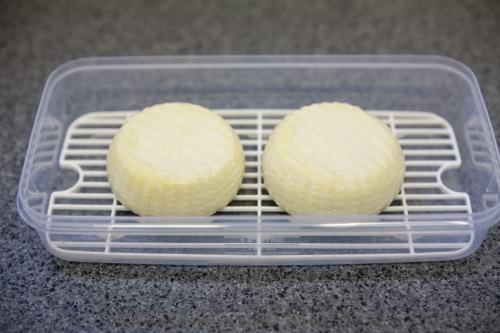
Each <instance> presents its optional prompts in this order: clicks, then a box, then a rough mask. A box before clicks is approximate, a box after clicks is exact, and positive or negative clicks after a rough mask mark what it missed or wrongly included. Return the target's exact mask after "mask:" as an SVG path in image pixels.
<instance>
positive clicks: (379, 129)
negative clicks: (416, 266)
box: [262, 102, 405, 215]
mask: <svg viewBox="0 0 500 333" xmlns="http://www.w3.org/2000/svg"><path fill="white" fill-rule="evenodd" d="M262 168H263V176H264V183H265V186H266V188H267V189H268V191H269V193H270V195H271V196H272V198H273V199H274V200H275V201H276V203H277V204H278V205H279V206H280V207H281V208H283V209H284V210H286V211H287V212H288V213H290V214H293V215H302V214H349V215H357V214H377V213H379V212H381V211H382V210H383V209H385V208H386V207H387V206H388V205H389V204H390V203H391V201H392V200H393V199H394V197H395V196H396V195H397V193H398V192H399V190H400V188H401V185H402V182H403V177H404V172H405V160H404V155H403V152H402V150H401V147H400V146H399V143H398V142H397V140H396V138H395V136H394V135H393V134H392V132H391V131H390V130H389V128H388V127H387V126H386V125H385V124H384V123H383V122H382V121H380V120H379V119H377V118H375V117H373V116H371V115H370V114H368V113H367V112H365V111H363V110H362V109H360V108H359V107H356V106H352V105H350V104H345V103H337V102H333V103H318V104H313V105H310V106H306V107H303V108H301V109H300V110H297V111H295V112H293V113H292V114H290V115H288V116H286V117H285V118H284V119H283V121H281V122H280V123H279V124H278V126H277V127H276V128H275V129H274V131H273V132H272V134H271V136H270V138H269V140H268V143H267V145H266V149H265V151H264V155H263V164H262Z"/></svg>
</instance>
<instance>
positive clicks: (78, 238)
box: [46, 109, 474, 264]
mask: <svg viewBox="0 0 500 333" xmlns="http://www.w3.org/2000/svg"><path fill="white" fill-rule="evenodd" d="M136 112H137V111H98V112H92V113H88V114H85V115H83V116H81V117H80V118H78V119H76V120H75V121H74V122H73V123H72V124H71V125H70V127H69V129H68V131H67V133H66V138H65V141H64V144H63V149H62V151H61V155H60V161H59V163H60V166H61V167H62V168H64V169H73V170H75V171H77V172H78V173H79V178H78V181H77V183H76V184H75V185H74V186H72V187H71V188H69V189H66V190H62V191H57V192H53V193H52V196H51V198H50V204H49V207H48V213H49V215H50V216H72V217H75V216H100V217H102V216H111V217H113V216H131V215H132V216H133V215H134V214H133V213H131V212H130V211H129V210H128V209H127V208H126V207H125V206H123V205H122V204H121V203H120V202H118V201H117V200H116V198H115V197H114V195H113V193H112V192H111V190H110V187H109V184H108V181H107V176H106V156H107V151H108V147H109V144H110V143H111V140H112V138H113V136H114V135H115V133H116V132H117V131H118V129H119V128H120V127H121V125H123V123H125V121H126V120H127V119H128V118H129V117H131V116H132V115H134V114H135V113H136ZM215 112H217V113H219V114H220V115H221V116H222V117H224V118H225V119H226V120H227V121H228V122H229V124H231V126H233V128H234V129H235V131H236V132H237V134H238V135H239V137H240V140H241V143H242V145H243V148H244V152H245V160H246V169H245V176H244V180H243V184H242V186H241V188H240V191H239V192H238V195H237V196H236V197H235V198H234V200H233V201H232V202H231V203H230V204H229V205H228V206H227V207H225V208H224V209H222V210H221V211H219V212H218V213H216V215H225V216H228V215H229V216H231V215H249V216H255V217H257V218H256V219H255V220H256V221H257V222H256V223H257V225H256V231H257V232H256V233H255V234H253V235H242V236H234V237H232V238H230V237H228V236H227V235H223V234H221V235H217V234H216V233H215V234H214V233H212V234H210V235H205V236H203V235H200V234H198V235H196V236H195V235H194V234H193V235H190V234H186V235H168V234H163V233H162V235H154V234H151V235H148V234H145V233H141V235H133V234H130V235H123V234H122V233H121V234H120V237H115V236H114V235H113V225H112V224H113V219H110V226H109V230H108V232H106V233H105V234H99V235H75V234H62V233H57V234H56V233H50V231H49V232H48V233H47V235H46V241H47V244H48V245H49V246H50V247H51V248H52V250H53V251H55V252H57V253H58V254H59V255H61V256H65V257H66V258H69V259H73V260H101V261H120V260H121V261H130V262H134V261H137V260H144V259H151V260H155V261H156V262H170V261H169V260H170V259H176V260H180V261H182V260H187V261H189V260H192V259H193V258H202V259H203V260H208V261H210V260H211V259H214V260H213V261H214V262H215V263H217V262H218V263H224V262H227V263H241V264H245V263H265V262H266V258H267V259H269V258H273V257H274V258H276V257H280V258H284V257H287V258H288V259H290V261H289V262H290V263H294V260H296V261H298V262H301V263H304V261H301V260H303V259H304V258H310V259H311V260H312V261H314V259H315V258H327V259H329V260H331V261H332V262H336V261H338V262H342V261H343V260H349V261H363V260H366V259H367V258H371V259H370V261H374V258H375V259H380V260H382V261H383V260H384V259H387V258H392V259H400V260H408V261H410V260H417V257H420V258H432V257H440V258H441V257H442V258H443V259H444V258H446V257H451V256H454V255H456V254H457V253H459V252H461V251H465V250H466V249H467V248H468V247H469V246H470V245H471V244H472V242H473V238H474V234H473V230H472V229H467V230H464V229H463V228H459V229H457V230H454V229H450V230H448V231H447V230H441V231H440V232H436V231H435V230H433V229H432V228H430V229H425V228H420V229H419V230H414V228H412V224H411V223H407V219H408V217H410V216H416V215H419V214H442V216H444V215H446V214H456V213H471V205H470V200H469V197H468V195H467V194H466V193H460V192H455V191H452V190H450V189H448V188H447V187H446V186H445V185H444V184H443V183H442V181H441V174H442V172H443V171H445V170H447V169H451V168H456V167H459V166H460V164H461V159H460V154H459V150H458V147H457V142H456V139H455V135H454V133H453V129H452V127H451V126H450V124H449V123H448V122H447V121H446V120H444V119H443V118H441V117H439V116H437V115H435V114H433V113H429V112H420V111H369V112H370V113H371V114H373V115H374V116H376V117H377V118H379V119H381V120H382V121H383V122H384V123H385V124H386V125H387V126H389V128H390V129H391V130H392V132H393V133H394V134H395V135H396V137H397V138H398V140H399V143H400V144H401V147H402V148H403V151H404V154H405V158H406V174H405V180H404V184H403V187H402V189H401V192H400V193H399V194H398V196H397V197H396V198H395V200H394V201H393V203H392V204H391V205H390V206H389V207H388V208H387V209H386V210H385V211H384V212H383V213H382V214H383V215H389V214H390V215H398V216H401V217H402V218H401V223H402V224H401V225H402V226H403V227H402V228H403V229H404V232H403V231H402V232H385V231H384V230H383V228H381V229H380V228H379V229H374V230H372V231H368V232H367V231H366V228H365V227H363V226H362V225H361V226H359V230H360V231H359V233H357V232H356V227H357V226H356V224H353V225H352V226H350V232H349V233H346V232H338V231H336V229H333V230H331V231H330V232H326V233H325V232H321V233H319V234H317V233H307V232H304V233H302V234H301V232H300V230H297V231H296V232H295V233H293V235H291V236H290V235H289V234H287V235H278V234H274V235H266V234H265V232H260V220H261V219H260V218H259V217H263V216H276V215H286V213H285V212H284V211H283V210H282V209H280V208H279V207H278V206H277V205H276V204H275V203H274V201H273V200H272V198H271V197H270V195H269V193H268V192H267V191H266V189H265V186H264V184H263V181H262V176H261V167H260V164H261V163H260V158H261V154H262V151H263V149H264V147H265V144H266V142H267V139H268V137H269V135H270V134H271V132H272V130H273V128H274V126H276V125H277V123H278V122H279V121H280V120H281V119H282V118H283V117H284V116H285V115H286V114H287V113H289V112H290V110H276V109H270V110H267V109H238V110H229V109H224V110H215ZM461 223H462V224H468V223H469V222H468V221H461ZM353 230H354V231H353ZM231 258H233V259H234V261H231V260H230V259H231ZM375 261H376V260H375ZM269 262H272V259H271V260H270V261H269Z"/></svg>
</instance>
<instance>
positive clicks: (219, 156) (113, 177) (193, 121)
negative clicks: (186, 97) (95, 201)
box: [107, 103, 244, 216]
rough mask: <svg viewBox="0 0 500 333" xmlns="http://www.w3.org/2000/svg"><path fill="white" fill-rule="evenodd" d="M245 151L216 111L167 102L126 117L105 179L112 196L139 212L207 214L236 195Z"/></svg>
mask: <svg viewBox="0 0 500 333" xmlns="http://www.w3.org/2000/svg"><path fill="white" fill-rule="evenodd" d="M243 172H244V155H243V149H242V146H241V143H240V142H239V139H238V136H237V135H236V133H235V132H234V130H233V129H232V128H231V126H229V124H227V123H226V122H225V120H224V119H222V118H221V117H220V116H219V115H217V114H215V113H213V112H211V111H210V110H208V109H206V108H204V107H201V106H198V105H194V104H188V103H166V104H159V105H155V106H152V107H148V108H146V109H144V110H143V111H142V112H140V113H138V114H137V115H134V116H133V117H132V118H130V119H129V120H128V121H127V122H126V123H125V125H123V126H122V128H121V129H120V130H119V132H118V133H117V134H116V136H115V137H114V139H113V142H112V143H111V146H110V149H109V154H108V160H107V174H108V179H109V182H110V185H111V188H112V190H113V193H114V194H115V196H116V198H117V199H118V200H119V201H121V202H122V203H123V204H124V205H125V206H126V207H127V208H128V209H130V210H131V211H133V212H134V213H136V214H139V215H152V216H164V215H173V216H180V215H211V214H213V213H215V212H216V211H217V210H219V209H221V208H223V207H225V206H226V205H227V204H228V203H229V202H230V201H231V200H232V199H233V197H234V196H235V195H236V193H237V192H238V188H239V186H240V184H241V181H242V177H243Z"/></svg>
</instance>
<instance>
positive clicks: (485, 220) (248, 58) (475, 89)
mask: <svg viewBox="0 0 500 333" xmlns="http://www.w3.org/2000/svg"><path fill="white" fill-rule="evenodd" d="M288 67H290V68H317V67H324V68H342V67H344V68H426V69H429V68H434V69H440V70H445V71H448V72H451V73H453V74H456V75H458V76H459V77H461V78H462V79H464V80H466V82H467V83H468V85H469V87H470V88H471V92H472V95H473V99H474V104H475V105H476V108H477V109H478V114H479V116H480V118H481V121H482V124H483V126H484V128H485V130H486V132H487V133H486V132H485V135H487V136H488V139H489V140H490V141H491V142H492V143H495V149H494V151H493V156H492V159H493V166H494V173H495V174H496V175H497V176H500V171H499V170H500V154H499V152H498V149H497V148H496V147H497V141H496V138H495V135H494V132H493V128H492V125H491V121H490V118H489V114H488V110H487V108H486V105H485V102H484V99H483V96H482V93H481V90H480V87H479V83H478V80H477V78H476V76H475V74H474V73H473V72H472V70H471V69H470V68H469V67H468V66H466V65H465V64H463V63H462V62H460V61H458V60H455V59H453V58H449V57H445V56H440V55H409V54H407V55H405V54H402V55H384V54H377V55H349V54H343V55H326V54H315V55H186V56H133V57H130V56H118V57H86V58H78V59H75V60H70V61H68V62H65V63H63V64H61V65H59V66H58V67H56V68H55V69H54V70H53V71H52V72H51V74H50V75H49V77H48V79H47V81H46V83H45V86H44V89H43V92H42V97H41V100H40V104H39V107H38V110H37V114H36V117H35V122H34V125H33V130H32V132H31V136H30V141H29V146H28V150H27V153H26V157H25V161H24V165H23V169H22V173H21V177H20V183H19V187H18V193H17V200H16V204H17V209H18V212H19V215H20V216H21V218H22V219H23V220H24V221H25V222H26V223H27V224H28V225H30V226H32V227H34V228H35V229H37V230H39V231H47V230H50V231H54V230H70V231H81V232H97V231H100V232H102V231H103V230H105V229H107V228H108V227H109V222H110V221H111V220H112V221H114V222H115V223H120V222H125V221H127V220H128V221H130V219H131V217H127V216H123V217H113V218H110V217H109V216H108V217H106V216H99V217H95V216H92V217H91V216H87V217H85V216H82V217H75V216H72V217H51V216H49V215H48V214H44V213H39V212H37V211H35V210H33V209H31V208H30V207H29V205H28V203H27V198H26V194H27V191H28V188H27V186H28V179H29V177H30V176H31V175H32V174H31V168H32V164H33V159H34V152H35V150H36V147H37V146H38V143H39V140H40V130H41V126H42V120H43V117H44V116H45V114H46V112H47V103H48V100H49V97H50V96H51V94H52V90H53V88H54V86H55V85H56V84H57V83H58V82H59V81H60V80H61V79H63V78H64V77H66V76H68V75H70V74H72V73H75V72H79V71H89V70H117V69H155V68H178V69H192V68H288ZM499 217H500V203H499V204H496V205H495V206H492V207H489V208H487V209H485V210H484V211H481V212H478V213H470V214H465V213H461V214H440V215H439V216H437V215H435V214H422V215H418V216H416V217H409V216H404V215H403V214H397V215H396V214H395V215H390V216H381V215H361V216H360V215H323V216H317V215H308V216H286V217H284V216H282V215H281V216H280V215H276V216H273V215H269V216H265V217H257V216H252V217H250V216H217V217H214V216H209V217H200V216H182V217H180V216H153V217H134V220H140V221H141V222H142V223H140V224H139V227H142V228H145V229H147V230H148V232H150V231H152V230H164V229H165V228H168V227H171V226H172V225H176V224H179V225H183V226H184V227H185V226H189V225H193V223H196V225H198V226H200V225H205V226H207V223H209V222H210V223H212V222H213V220H214V218H216V219H217V220H221V221H228V222H229V221H238V222H241V223H245V221H247V222H248V223H251V224H252V225H254V224H255V223H256V222H257V221H259V222H261V221H264V222H265V221H267V220H271V219H280V218H281V219H283V218H286V219H287V220H288V221H290V222H293V226H294V227H301V226H303V227H310V226H311V225H315V224H325V223H326V224H335V223H338V224H339V225H340V224H346V223H347V224H349V223H353V224H354V223H355V224H357V223H366V224H369V223H378V222H379V221H381V220H383V221H387V222H389V221H396V220H399V221H400V220H402V219H403V220H405V221H409V222H411V221H435V220H436V219H439V220H442V219H443V218H445V219H446V220H456V221H470V222H472V224H473V225H474V226H475V227H477V228H488V227H489V226H491V225H492V224H494V223H495V222H497V220H498V218H499ZM69 220H71V221H69ZM48 222H50V223H48ZM75 222H81V223H75ZM92 222H94V223H92ZM158 222H163V225H159V224H158ZM241 223H238V225H240V224H241ZM288 225H291V224H288ZM230 226H231V224H230V223H228V224H227V227H230Z"/></svg>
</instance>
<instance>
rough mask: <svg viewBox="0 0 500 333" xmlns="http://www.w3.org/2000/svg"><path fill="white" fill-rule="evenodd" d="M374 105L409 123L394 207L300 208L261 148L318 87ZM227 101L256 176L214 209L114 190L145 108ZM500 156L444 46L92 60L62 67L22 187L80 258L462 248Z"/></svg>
mask: <svg viewBox="0 0 500 333" xmlns="http://www.w3.org/2000/svg"><path fill="white" fill-rule="evenodd" d="M333 100H337V101H344V102H349V103H352V104H356V105H359V106H361V107H363V108H364V109H366V110H370V111H369V112H372V113H373V114H374V115H375V116H377V117H379V118H380V119H381V120H383V121H384V122H385V123H386V124H387V126H389V127H390V128H391V130H392V131H393V132H394V133H395V135H396V136H397V138H398V140H399V142H400V144H401V145H402V148H403V150H404V152H405V157H406V163H407V170H406V174H405V182H404V185H403V188H402V190H401V193H400V194H399V195H398V196H397V198H396V199H395V200H394V202H393V203H392V204H391V205H390V207H388V208H387V209H386V210H385V211H384V212H383V213H382V214H380V215H369V216H368V215H365V216H320V215H313V216H289V215H287V214H286V213H284V212H283V211H282V210H281V209H280V208H279V207H277V206H276V205H275V203H274V202H273V201H272V198H271V197H270V196H269V194H268V193H267V191H266V190H265V187H264V186H263V182H262V177H261V174H260V171H261V170H260V155H261V152H262V150H263V149H264V147H265V143H266V140H267V137H268V136H269V134H270V133H271V131H272V129H273V127H274V126H275V125H276V124H277V123H278V122H279V120H280V119H281V118H282V117H283V116H284V115H285V114H286V113H287V112H290V110H293V109H296V108H298V107H300V106H303V105H307V104H311V103H314V102H319V101H333ZM169 101H171V102H173V101H186V102H191V103H197V104H201V105H204V106H206V107H209V108H211V109H213V110H214V112H219V113H220V114H221V115H222V116H223V117H225V118H226V119H227V120H228V122H229V123H230V124H231V125H232V126H233V127H234V128H235V130H236V131H237V133H238V135H239V136H240V139H241V141H242V144H243V145H244V150H245V156H246V170H245V171H246V172H245V178H244V183H243V185H242V187H241V189H240V192H239V193H238V196H237V197H236V198H235V200H233V201H232V202H231V203H230V205H229V206H228V207H226V208H224V209H223V210H221V211H220V212H218V213H216V214H215V215H213V216H210V217H175V216H156V217H139V216H135V215H134V214H132V213H131V212H129V211H128V210H127V209H126V208H125V207H123V206H122V205H121V204H120V203H119V202H117V201H116V199H115V198H114V196H113V194H112V193H111V191H110V189H109V184H108V183H107V179H106V172H105V170H106V165H105V160H106V154H107V147H108V145H109V143H110V142H111V139H112V137H113V135H114V133H115V132H116V131H117V130H118V129H119V127H120V126H121V124H123V123H124V121H126V119H127V117H129V116H130V115H131V114H133V113H134V112H137V110H140V109H142V108H143V107H144V106H147V105H152V104H156V103H161V102H169ZM499 165H500V164H499V155H498V150H497V144H496V141H495V137H494V135H493V131H492V129H491V124H490V121H489V118H488V115H487V111H486V108H485V105H484V102H483V99H482V96H481V93H480V90H479V87H478V84H477V81H476V79H475V77H474V75H473V74H472V72H471V71H470V70H469V69H468V68H467V67H465V66H464V65H463V64H461V63H459V62H457V61H455V60H452V59H449V58H444V57H436V56H209V57H137V58H92V59H81V60H76V61H72V62H69V63H66V64H64V65H62V66H60V67H59V68H57V69H56V70H55V71H54V72H53V73H52V74H51V75H50V77H49V79H48V81H47V84H46V87H45V89H44V92H43V96H42V99H41V102H40V107H39V110H38V115H37V118H36V121H35V125H34V128H33V132H32V136H31V140H30V144H29V148H28V152H27V155H26V161H25V165H24V169H23V173H22V177H21V182H20V185H19V192H18V200H17V202H18V209H19V213H20V215H21V217H22V218H23V219H24V220H25V221H26V222H27V223H28V224H29V225H31V226H32V227H34V228H35V229H36V230H37V231H38V233H39V234H40V237H41V239H42V241H43V243H44V244H45V246H46V247H47V249H48V250H49V251H51V252H52V253H53V254H55V255H57V256H58V257H61V258H64V259H67V260H73V261H95V262H124V263H167V264H235V265H249V264H273V265H285V264H286V265H294V264H301V265H302V264H335V263H371V262H402V261H422V260H448V259H457V258H461V257H464V256H466V255H469V254H470V253H472V252H473V251H474V250H475V249H477V248H478V247H479V245H480V244H481V242H482V239H483V238H484V236H485V234H486V232H487V230H488V228H489V227H490V226H491V225H493V224H494V223H495V222H496V221H497V220H498V218H499V213H500V209H499V201H500V198H499V188H498V181H499V171H498V168H499Z"/></svg>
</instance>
